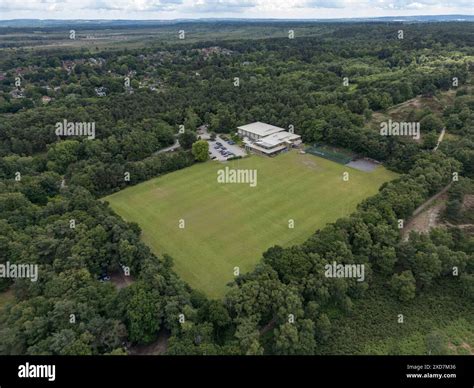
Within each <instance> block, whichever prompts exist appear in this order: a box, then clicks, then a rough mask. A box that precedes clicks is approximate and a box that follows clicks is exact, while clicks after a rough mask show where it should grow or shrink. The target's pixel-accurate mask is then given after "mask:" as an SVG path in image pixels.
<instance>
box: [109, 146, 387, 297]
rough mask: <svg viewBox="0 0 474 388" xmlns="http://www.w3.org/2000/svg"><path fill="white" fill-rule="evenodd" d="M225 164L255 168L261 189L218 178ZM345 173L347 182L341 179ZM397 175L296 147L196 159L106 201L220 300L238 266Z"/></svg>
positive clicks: (300, 237)
mask: <svg viewBox="0 0 474 388" xmlns="http://www.w3.org/2000/svg"><path fill="white" fill-rule="evenodd" d="M226 166H228V167H229V168H235V169H255V170H256V171H257V178H258V179H257V185H256V187H250V185H249V184H243V183H240V184H236V183H226V184H223V183H218V182H217V171H218V170H219V169H223V168H225V167H226ZM345 171H348V172H349V174H350V175H349V181H343V179H342V176H343V173H344V172H345ZM395 177H396V174H395V173H393V172H390V171H388V170H386V169H385V168H384V167H382V166H380V167H378V168H377V169H375V170H374V171H373V172H370V173H366V172H362V171H358V170H354V169H351V168H348V167H345V166H343V165H340V164H337V163H334V162H331V161H329V160H325V159H322V158H319V157H317V156H313V155H308V154H304V155H303V154H299V153H297V152H296V151H292V152H289V153H285V154H282V155H279V156H277V157H274V158H267V157H260V156H251V157H249V158H246V159H241V160H235V161H232V162H229V163H226V164H221V163H218V162H211V161H209V162H206V163H203V164H197V165H194V166H192V167H190V168H186V169H183V170H180V171H176V172H173V173H170V174H168V175H164V176H162V177H158V178H155V179H152V180H149V181H147V182H144V183H141V184H138V185H136V186H133V187H130V188H127V189H124V190H122V191H120V192H117V193H115V194H112V195H110V196H108V197H106V198H104V199H105V200H106V201H108V202H109V203H110V205H111V207H112V208H113V209H114V210H115V211H116V212H117V213H118V214H119V215H121V216H122V217H123V218H124V219H125V220H127V221H133V222H136V223H138V224H139V225H140V227H141V228H142V230H143V233H142V237H143V241H144V242H145V243H146V244H147V245H148V246H150V247H151V249H152V250H153V251H154V252H155V253H156V254H157V255H162V254H164V253H168V254H169V255H171V256H172V257H173V259H174V268H175V270H176V272H177V273H178V274H179V275H180V276H181V277H182V279H184V280H185V281H186V282H188V283H189V284H190V285H191V286H192V287H194V288H196V289H198V290H200V291H202V292H204V293H205V294H206V295H207V296H209V297H211V298H221V297H222V296H223V295H224V293H225V291H226V284H227V283H228V282H230V281H231V280H232V278H233V276H234V275H233V271H234V267H239V268H240V271H241V273H245V272H248V271H250V270H252V269H253V268H254V266H255V265H256V263H257V262H258V261H259V260H260V258H261V255H262V253H263V252H264V251H265V250H266V249H267V248H269V247H271V246H273V245H276V244H278V245H281V246H290V245H293V244H298V243H301V242H303V241H304V240H305V239H306V238H308V237H309V236H310V235H311V234H312V233H314V231H315V230H317V229H319V228H322V227H323V226H324V225H325V224H327V223H328V222H333V221H335V220H337V219H338V218H340V217H342V216H344V215H348V214H349V213H351V212H352V211H354V210H355V208H356V206H357V204H358V203H360V202H361V201H362V200H363V199H364V198H366V197H369V196H371V195H373V194H375V193H376V192H377V191H378V188H379V187H380V186H381V185H382V184H383V183H384V182H386V181H389V180H392V179H394V178H395ZM180 220H184V228H179V222H180ZM289 220H294V228H293V229H291V228H289Z"/></svg>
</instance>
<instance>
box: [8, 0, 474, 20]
mask: <svg viewBox="0 0 474 388" xmlns="http://www.w3.org/2000/svg"><path fill="white" fill-rule="evenodd" d="M473 4H474V0H360V1H356V0H0V19H22V18H35V19H176V18H211V17H234V18H348V17H367V16H368V17H370V16H406V15H447V14H465V15H473V14H474V6H473Z"/></svg>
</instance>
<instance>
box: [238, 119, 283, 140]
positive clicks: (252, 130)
mask: <svg viewBox="0 0 474 388" xmlns="http://www.w3.org/2000/svg"><path fill="white" fill-rule="evenodd" d="M237 130H238V134H239V135H240V136H242V137H248V138H249V139H253V140H257V139H260V138H262V137H265V136H268V135H273V134H274V133H277V132H282V131H284V130H285V129H284V128H280V127H275V126H274V125H270V124H265V123H261V122H260V121H257V122H255V123H252V124H247V125H242V126H240V127H237Z"/></svg>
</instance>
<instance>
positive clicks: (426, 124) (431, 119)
mask: <svg viewBox="0 0 474 388" xmlns="http://www.w3.org/2000/svg"><path fill="white" fill-rule="evenodd" d="M443 126H444V125H443V122H442V121H441V119H439V118H438V117H436V116H435V115H433V114H428V115H426V116H425V117H423V118H422V119H421V121H420V127H421V130H422V131H423V132H431V131H435V132H440V131H441V130H442V129H443Z"/></svg>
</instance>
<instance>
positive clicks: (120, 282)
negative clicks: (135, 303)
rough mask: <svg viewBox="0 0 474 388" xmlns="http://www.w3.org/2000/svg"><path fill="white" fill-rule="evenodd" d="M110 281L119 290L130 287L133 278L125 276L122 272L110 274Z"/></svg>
mask: <svg viewBox="0 0 474 388" xmlns="http://www.w3.org/2000/svg"><path fill="white" fill-rule="evenodd" d="M110 281H111V282H112V283H113V284H114V285H115V287H117V289H119V290H120V289H121V288H124V287H128V286H129V285H131V284H132V283H133V278H132V277H131V276H125V275H124V273H123V272H122V271H116V272H113V273H111V274H110Z"/></svg>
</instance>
